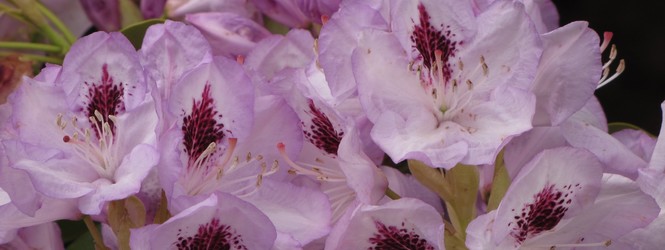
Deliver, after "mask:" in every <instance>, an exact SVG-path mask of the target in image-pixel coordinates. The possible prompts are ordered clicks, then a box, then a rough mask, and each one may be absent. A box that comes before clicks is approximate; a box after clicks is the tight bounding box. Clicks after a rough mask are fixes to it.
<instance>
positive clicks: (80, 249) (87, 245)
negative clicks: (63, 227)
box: [63, 232, 95, 250]
mask: <svg viewBox="0 0 665 250" xmlns="http://www.w3.org/2000/svg"><path fill="white" fill-rule="evenodd" d="M63 233H64V232H63ZM94 245H95V243H94V241H93V239H92V235H91V234H90V232H85V233H83V234H82V235H81V236H79V237H78V238H77V239H76V240H75V241H74V242H72V243H71V244H69V245H68V246H67V250H90V249H93V246H94Z"/></svg>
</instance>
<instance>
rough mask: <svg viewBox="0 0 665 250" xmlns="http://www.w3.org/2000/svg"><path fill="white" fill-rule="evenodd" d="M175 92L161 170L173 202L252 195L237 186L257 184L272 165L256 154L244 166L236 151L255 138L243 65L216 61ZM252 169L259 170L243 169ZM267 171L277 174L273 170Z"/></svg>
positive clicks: (178, 84) (250, 95)
mask: <svg viewBox="0 0 665 250" xmlns="http://www.w3.org/2000/svg"><path fill="white" fill-rule="evenodd" d="M171 88H172V92H171V96H170V98H168V99H167V100H165V103H164V104H163V106H164V110H165V111H164V113H165V115H164V118H163V119H164V122H165V124H166V126H165V128H166V129H167V131H166V134H165V135H163V136H162V139H161V141H162V143H161V146H160V147H161V149H160V150H161V151H162V152H163V158H162V161H161V164H160V169H159V174H160V179H161V183H162V186H163V187H164V189H165V191H166V193H167V194H168V197H171V196H173V197H177V196H179V195H185V194H187V195H197V194H209V193H211V192H214V191H217V190H220V191H225V192H231V193H233V194H235V195H240V194H242V193H244V192H246V191H248V190H247V189H245V188H243V187H244V186H238V185H244V184H246V183H248V182H252V180H253V181H254V182H255V181H256V178H257V177H256V174H257V173H256V172H255V171H259V172H261V170H260V167H259V165H261V164H262V163H263V164H268V163H266V162H265V161H264V160H263V158H262V156H261V157H259V156H258V155H256V154H255V155H253V156H251V155H250V156H249V157H247V158H248V159H247V161H245V160H243V161H240V160H239V159H240V156H242V159H244V158H245V155H240V152H238V151H236V149H237V147H236V146H237V144H238V141H241V142H244V140H245V139H246V138H247V137H248V136H249V135H250V132H251V129H252V125H253V120H254V115H253V113H254V90H253V86H252V84H251V82H250V81H249V79H248V78H247V76H246V75H245V72H244V71H243V70H242V68H241V67H240V65H238V64H237V63H236V62H234V61H231V60H229V59H226V58H223V57H216V58H214V60H213V61H212V62H210V63H204V64H201V65H199V66H198V67H196V68H194V69H192V71H190V72H189V73H188V74H185V75H184V76H183V77H181V78H180V79H179V80H178V81H177V82H176V84H175V85H173V86H171ZM245 153H247V152H245ZM247 164H251V165H253V166H254V167H243V168H238V167H239V165H241V166H244V165H247ZM263 171H266V172H268V171H272V170H271V168H270V166H269V165H268V167H267V168H266V169H264V170H263ZM249 187H250V186H248V188H249ZM251 187H253V185H251ZM235 192H237V193H235Z"/></svg>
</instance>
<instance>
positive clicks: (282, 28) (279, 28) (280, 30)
mask: <svg viewBox="0 0 665 250" xmlns="http://www.w3.org/2000/svg"><path fill="white" fill-rule="evenodd" d="M263 23H264V24H265V25H264V26H265V27H266V29H268V30H269V31H270V32H272V33H273V34H279V35H286V33H289V27H287V26H286V25H284V24H281V23H278V22H277V21H275V20H273V19H272V18H270V17H267V16H264V17H263Z"/></svg>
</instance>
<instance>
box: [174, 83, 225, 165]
mask: <svg viewBox="0 0 665 250" xmlns="http://www.w3.org/2000/svg"><path fill="white" fill-rule="evenodd" d="M216 117H219V118H221V117H222V114H220V113H219V112H218V111H217V110H215V102H214V99H213V98H212V96H211V93H210V84H206V85H205V87H204V88H203V93H201V99H200V100H192V112H191V113H190V114H189V115H187V116H185V117H184V118H183V120H182V121H183V122H182V128H181V129H182V132H183V135H184V136H183V144H184V146H185V152H186V153H187V155H189V163H190V164H189V165H188V167H191V166H192V165H193V162H194V161H196V160H197V159H198V158H199V157H200V156H201V155H202V154H203V152H204V151H206V149H207V148H208V147H209V146H210V144H211V143H219V142H220V141H221V140H222V139H223V138H224V131H223V129H224V124H222V123H221V122H219V121H218V120H217V119H215V118H216Z"/></svg>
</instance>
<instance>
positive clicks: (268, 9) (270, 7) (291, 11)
mask: <svg viewBox="0 0 665 250" xmlns="http://www.w3.org/2000/svg"><path fill="white" fill-rule="evenodd" d="M249 2H251V3H252V4H254V6H256V8H257V9H259V10H260V11H261V12H262V13H263V14H265V15H266V16H269V17H270V18H272V19H273V20H276V21H278V22H280V23H282V24H284V25H286V26H289V27H292V28H306V27H307V25H308V24H309V23H310V20H309V18H307V16H306V15H305V13H303V11H302V10H301V9H300V8H298V3H297V2H296V1H295V0H277V1H273V0H250V1H249Z"/></svg>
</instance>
